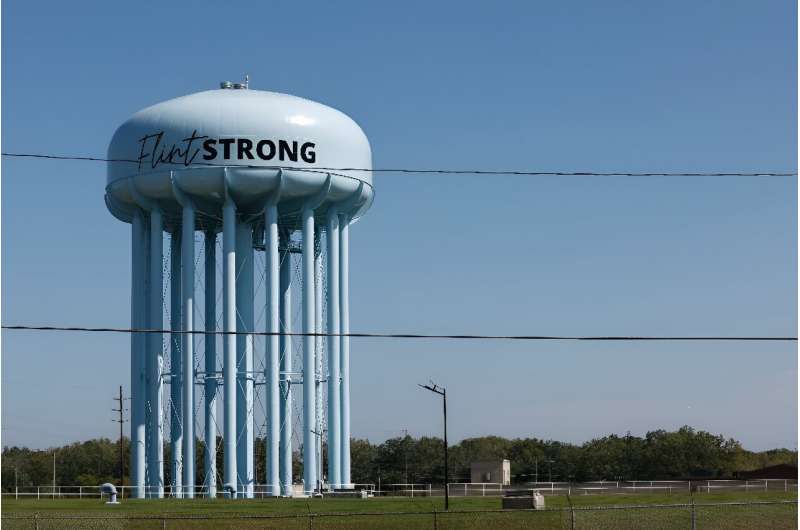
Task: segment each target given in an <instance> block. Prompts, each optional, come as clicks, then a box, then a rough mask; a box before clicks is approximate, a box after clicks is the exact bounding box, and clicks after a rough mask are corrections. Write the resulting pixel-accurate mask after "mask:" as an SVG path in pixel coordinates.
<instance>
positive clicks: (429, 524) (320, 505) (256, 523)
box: [0, 492, 797, 530]
mask: <svg viewBox="0 0 800 530" xmlns="http://www.w3.org/2000/svg"><path fill="white" fill-rule="evenodd" d="M571 500H572V503H573V505H574V506H576V507H579V508H580V507H592V506H594V507H596V506H624V505H648V504H680V503H688V502H690V501H691V500H690V497H689V495H688V494H678V493H674V494H670V495H665V494H632V495H578V496H574V497H572V498H571ZM774 500H792V501H797V494H796V493H794V492H792V493H783V492H750V493H742V492H732V493H727V492H720V493H711V494H695V502H696V503H717V502H734V501H774ZM546 502H547V507H548V508H565V507H568V499H567V498H566V497H565V496H548V497H546ZM0 507H2V512H3V526H4V527H8V528H34V527H35V524H36V523H35V522H34V521H33V520H31V519H24V520H23V519H13V517H15V516H16V517H19V516H25V517H30V516H33V515H34V514H37V515H38V517H40V520H39V521H38V528H40V529H42V530H45V529H49V528H65V527H68V528H162V527H163V525H165V526H167V527H169V528H309V522H311V526H312V527H314V528H330V529H337V528H387V529H392V528H398V529H400V528H403V529H405V528H434V527H435V528H438V529H445V528H508V529H514V528H569V527H570V513H569V511H545V512H514V511H507V512H502V513H481V511H485V510H499V509H500V508H501V500H500V498H498V497H471V498H458V497H457V498H452V499H451V501H450V509H451V511H456V512H466V513H449V514H442V513H437V514H436V515H434V514H433V512H434V511H437V512H441V511H442V510H443V509H444V500H443V499H442V498H440V497H435V498H426V497H420V498H413V499H411V498H405V497H389V498H372V499H307V500H306V499H263V500H237V501H230V500H223V499H217V500H205V499H196V500H182V499H164V500H124V501H123V503H122V504H120V505H119V506H113V507H111V506H106V505H105V504H103V503H101V502H100V501H99V500H98V499H40V500H37V499H24V500H23V499H20V500H14V499H8V498H4V499H3V500H2V504H1V505H0ZM379 512H393V514H391V515H366V514H375V513H379ZM400 512H426V513H423V514H403V513H400ZM309 513H313V514H329V516H327V517H325V516H322V517H320V516H319V515H317V516H316V517H314V519H313V521H310V520H309V517H307V514H309ZM358 513H360V514H364V515H345V514H358ZM331 514H342V515H341V516H338V517H335V516H331ZM70 516H72V517H75V516H85V517H93V518H94V519H88V520H87V519H84V520H79V519H52V518H54V517H70ZM126 516H133V517H139V518H145V517H152V518H153V519H124V517H126ZM181 516H192V517H213V518H214V519H211V520H209V519H205V520H203V519H196V520H190V519H169V518H170V517H181ZM247 516H282V517H283V518H280V519H264V518H261V519H246V518H244V517H247ZM115 517H116V518H119V519H114V518H115ZM158 517H166V518H167V519H165V520H162V519H158ZM234 517H239V519H234ZM575 517H576V528H599V529H602V528H688V527H689V526H690V520H691V519H690V517H691V514H690V510H689V509H688V508H657V509H629V510H607V511H583V510H576V512H575ZM226 518H227V519H226ZM796 526H797V507H796V504H790V505H763V506H742V507H731V506H726V507H698V508H697V528H698V529H703V528H795V527H796Z"/></svg>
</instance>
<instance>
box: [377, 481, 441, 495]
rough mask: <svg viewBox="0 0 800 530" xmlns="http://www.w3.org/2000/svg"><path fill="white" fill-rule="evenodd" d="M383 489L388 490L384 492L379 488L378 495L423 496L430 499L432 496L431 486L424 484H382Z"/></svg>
mask: <svg viewBox="0 0 800 530" xmlns="http://www.w3.org/2000/svg"><path fill="white" fill-rule="evenodd" d="M383 486H384V487H386V488H390V489H388V490H384V489H383V488H381V490H380V492H379V493H392V494H398V493H399V494H401V495H410V496H411V497H413V496H414V495H415V494H416V495H425V496H428V497H430V496H431V495H432V494H433V486H432V485H431V484H424V483H396V484H383Z"/></svg>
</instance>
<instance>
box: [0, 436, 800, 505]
mask: <svg viewBox="0 0 800 530" xmlns="http://www.w3.org/2000/svg"><path fill="white" fill-rule="evenodd" d="M197 447H198V451H197V459H196V466H197V470H198V471H197V476H198V477H202V476H203V472H202V469H203V458H204V452H205V445H204V444H203V442H202V440H198V442H197ZM217 447H218V450H217V453H218V454H217V471H218V482H221V479H219V477H221V476H222V475H223V471H224V470H223V465H224V459H223V455H222V443H221V438H220V443H218V444H217ZM350 448H351V469H352V472H351V478H352V481H353V482H354V483H359V484H376V485H377V484H379V483H380V484H390V483H394V484H399V483H405V484H408V483H421V484H428V483H434V484H436V483H439V484H441V483H442V481H443V478H444V461H443V455H442V453H443V443H442V440H441V439H440V438H435V437H421V438H413V437H411V436H403V437H397V438H391V439H388V440H386V441H384V442H382V443H371V442H370V441H369V440H365V439H353V440H351V445H350ZM448 449H449V455H450V456H449V458H450V461H449V464H450V482H468V481H469V479H470V476H469V475H470V464H471V463H472V462H475V461H480V460H496V459H503V458H505V459H508V460H510V461H511V474H512V482H514V483H518V484H522V483H525V482H533V481H537V480H538V481H542V482H544V481H557V482H562V481H570V482H585V481H590V480H669V479H687V478H731V477H734V476H735V473H736V472H737V471H748V470H754V469H759V468H762V467H766V466H769V465H775V464H792V465H795V466H796V465H797V451H796V450H795V451H793V450H789V449H772V450H769V451H762V452H753V451H748V450H746V449H744V448H743V447H742V446H741V444H740V443H739V442H738V441H736V440H734V439H732V438H725V437H723V436H721V435H715V434H711V433H708V432H705V431H702V430H695V429H693V428H691V427H688V426H687V427H682V428H680V429H678V430H676V431H671V432H670V431H665V430H656V431H650V432H648V433H647V434H645V435H644V436H643V437H639V436H633V435H631V434H630V433H628V434H626V435H622V436H619V435H615V434H612V435H609V436H604V437H602V438H596V439H593V440H590V441H588V442H585V443H583V444H570V443H564V442H559V441H554V440H541V439H538V438H515V439H507V438H502V437H499V436H483V437H479V438H467V439H464V440H462V441H460V442H459V443H457V444H454V445H452V446H450V447H449V448H448ZM119 450H120V444H119V441H114V440H110V439H107V438H99V439H94V440H88V441H85V442H77V443H73V444H69V445H66V446H63V447H55V448H51V449H47V450H34V449H28V448H26V447H4V448H3V452H2V477H1V479H0V480H2V486H3V490H4V491H13V489H14V487H15V486H17V487H26V486H38V485H49V484H52V483H53V455H55V463H56V466H55V468H56V484H57V485H61V486H70V485H75V486H78V485H82V486H97V485H99V484H100V483H103V482H112V483H114V484H119V483H120V478H119V477H120V456H119ZM123 451H124V455H123V458H124V460H123V461H124V465H125V475H126V477H125V483H126V484H127V483H128V476H127V475H128V469H127V468H128V465H129V462H130V458H129V456H130V455H129V451H130V447H129V441H128V440H127V439H125V440H124V441H123ZM264 451H265V445H264V439H263V438H259V439H257V440H256V456H255V460H256V479H257V482H258V483H262V482H263V481H264V477H265V475H266V472H265V467H266V466H265V461H264V454H265V452H264ZM323 452H324V449H323ZM323 457H324V458H326V457H325V455H323ZM294 460H295V466H294V475H295V477H294V478H295V480H296V481H299V480H300V478H301V477H302V473H303V470H302V456H301V453H300V452H299V451H298V452H296V453H295V455H294ZM164 461H165V463H166V465H165V466H164V467H165V482H166V483H167V484H169V483H170V480H171V479H170V469H169V467H170V466H169V445H165V450H164Z"/></svg>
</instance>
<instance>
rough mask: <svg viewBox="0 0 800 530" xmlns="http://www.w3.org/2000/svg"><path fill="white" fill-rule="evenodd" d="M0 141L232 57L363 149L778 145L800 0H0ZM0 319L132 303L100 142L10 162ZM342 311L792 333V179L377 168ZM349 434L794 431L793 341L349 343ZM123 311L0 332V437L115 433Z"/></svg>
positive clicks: (25, 319)
mask: <svg viewBox="0 0 800 530" xmlns="http://www.w3.org/2000/svg"><path fill="white" fill-rule="evenodd" d="M2 15H3V16H2V75H3V81H4V83H3V93H2V137H3V146H2V147H3V150H4V151H21V152H41V153H45V152H47V153H63V154H80V155H95V156H103V155H104V154H105V150H106V146H107V144H108V141H109V139H110V137H111V134H112V133H113V132H114V130H115V128H116V127H117V126H118V125H119V124H120V123H121V122H122V121H124V120H125V119H126V118H127V117H128V116H129V115H130V114H132V113H133V112H135V111H137V110H139V109H140V108H143V107H145V106H147V105H150V104H153V103H155V102H158V101H162V100H165V99H169V98H171V97H175V96H179V95H184V94H187V93H191V92H195V91H199V90H205V89H209V88H214V87H215V86H216V85H217V83H218V82H219V81H221V80H224V79H231V80H238V79H240V78H241V77H242V76H243V75H244V74H245V73H249V74H250V76H251V87H253V88H257V89H265V90H274V91H279V92H287V93H291V94H296V95H299V96H304V97H308V98H310V99H314V100H318V101H321V102H323V103H326V104H329V105H331V106H333V107H336V108H338V109H340V110H342V111H344V112H346V113H347V114H349V115H350V116H352V117H353V118H354V119H355V120H356V121H357V122H359V124H360V125H361V126H362V127H363V129H364V130H365V131H366V133H367V135H368V137H369V138H370V140H371V143H372V148H373V155H374V161H375V165H376V166H378V167H381V166H383V167H390V166H391V167H398V166H402V167H452V168H485V169H490V168H498V167H499V168H517V169H519V168H524V169H535V170H543V171H547V170H595V171H651V170H652V171H682V170H689V171H699V170H713V171H716V170H720V171H750V170H776V171H784V170H789V171H794V170H795V169H796V157H797V152H796V146H797V134H796V116H797V105H796V91H797V84H796V80H797V70H796V60H797V57H796V49H797V48H796V27H795V21H796V19H797V14H796V7H795V3H794V2H792V1H789V0H786V1H762V2H753V1H744V2H736V1H717V2H711V1H703V2H697V1H674V2H589V1H586V2H555V1H554V2H516V3H500V2H474V3H473V2H463V1H461V2H452V3H446V2H430V1H428V2H410V1H409V2H397V3H384V2H363V3H349V2H336V3H329V2H319V3H309V2H249V3H246V2H230V3H220V2H213V3H212V2H192V3H170V2H136V3H133V2H107V1H106V2H99V1H98V2H80V1H77V2H55V1H53V2H5V3H4V6H3V13H2ZM2 176H3V179H2V308H3V313H2V321H3V323H52V324H75V325H82V324H83V325H94V326H125V325H127V324H128V323H129V274H130V272H129V252H130V243H129V238H130V230H129V227H128V226H127V225H124V224H122V223H120V222H118V221H116V220H115V219H114V218H113V217H112V216H111V215H110V214H109V213H108V212H107V211H106V207H105V205H104V203H103V187H104V183H105V166H104V165H103V164H98V163H88V162H86V163H84V162H47V161H21V160H9V159H3V161H2ZM376 189H377V197H376V200H375V203H374V206H373V208H372V210H371V211H370V212H369V213H368V215H367V216H366V217H365V218H364V219H363V221H362V222H359V223H358V224H357V225H356V226H355V227H354V229H353V230H352V236H351V238H352V240H351V245H352V251H351V253H352V280H351V284H352V285H351V289H352V291H351V292H352V327H353V330H354V331H419V332H431V333H448V332H454V333H462V332H474V333H515V334H523V333H524V334H528V333H531V334H577V335H581V334H583V335H597V334H602V335H615V334H621V335H629V334H639V335H648V334H656V335H796V333H797V329H796V326H797V298H796V296H797V295H796V292H797V277H796V269H797V258H796V254H797V221H796V219H797V187H796V180H795V179H792V178H724V177H713V178H712V177H708V178H698V177H686V178H622V177H620V178H590V177H581V178H579V177H571V178H554V177H547V178H529V177H499V176H498V177H477V176H414V175H405V176H402V175H381V174H378V175H376ZM352 349H353V353H352V385H353V386H352V396H353V398H352V399H353V411H352V416H353V420H352V421H353V434H354V435H355V436H359V437H369V438H370V439H371V440H373V441H380V440H383V439H385V438H387V437H390V436H395V435H399V434H400V432H401V431H402V430H403V429H407V430H408V431H409V433H411V434H412V435H421V434H439V432H440V423H439V422H440V408H439V403H438V402H437V401H436V400H435V399H434V396H432V395H430V394H429V393H426V392H424V391H421V390H419V389H418V388H417V387H416V383H418V382H424V381H426V380H427V379H428V378H429V377H431V378H433V379H434V380H436V381H437V382H439V383H441V384H444V385H446V386H447V389H448V395H449V396H450V397H451V399H450V403H449V406H450V433H451V436H452V438H453V439H455V440H457V439H460V438H463V437H468V436H476V435H483V434H498V435H504V436H536V437H540V438H553V439H559V440H564V441H571V442H581V441H584V440H587V439H591V438H592V437H596V436H600V435H605V434H608V433H624V432H625V431H628V430H630V431H631V432H632V433H634V434H643V433H644V432H646V431H647V430H650V429H656V428H667V429H672V428H676V427H679V426H681V425H683V424H689V425H692V426H695V427H697V428H701V429H706V430H710V431H712V432H719V433H723V434H725V435H727V436H732V437H735V438H737V439H739V440H741V441H742V442H743V443H744V444H745V446H747V447H749V448H753V449H764V448H769V447H775V446H786V447H792V448H793V447H795V446H796V433H797V401H796V396H797V357H796V354H797V352H796V345H794V344H765V343H746V344H736V343H626V344H616V343H601V344H597V343H557V342H551V343H502V342H444V341H428V342H425V341H417V342H411V341H397V342H388V341H379V340H354V343H353V346H352ZM128 355H129V346H128V338H127V337H126V336H115V335H80V334H44V333H41V334H34V333H22V332H4V333H3V340H2V429H3V430H2V440H3V444H6V445H8V444H27V445H31V446H35V447H46V446H48V445H52V444H60V443H63V442H67V441H73V440H79V439H86V438H89V437H94V436H99V435H106V436H114V433H115V429H117V425H116V424H114V423H112V422H111V421H110V420H111V418H112V413H111V412H110V409H111V407H112V405H113V402H112V401H111V397H112V396H113V395H114V393H115V392H116V389H117V385H119V384H120V383H122V384H124V385H125V387H126V392H127V386H128V382H129V360H128Z"/></svg>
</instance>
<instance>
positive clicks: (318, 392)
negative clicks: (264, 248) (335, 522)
mask: <svg viewBox="0 0 800 530" xmlns="http://www.w3.org/2000/svg"><path fill="white" fill-rule="evenodd" d="M321 235H322V234H321V231H320V230H317V231H316V234H315V238H314V331H315V332H316V333H322V332H323V326H322V246H321V245H322V241H321ZM323 342H324V341H323V340H322V337H321V336H320V335H317V336H316V337H315V338H314V352H315V353H314V354H315V356H316V367H315V369H314V394H315V398H316V403H317V409H316V416H317V424H316V427H315V428H314V430H315V431H316V432H317V433H319V434H316V435H315V436H314V440H315V441H316V443H317V455H316V458H317V478H316V480H315V482H314V483H315V484H316V488H317V489H320V490H321V489H322V484H323V483H324V479H323V467H322V440H323V438H322V437H323V431H322V428H323V427H322V425H323V421H322V414H323V403H322V379H323V376H324V374H323V372H322V348H323Z"/></svg>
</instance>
